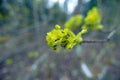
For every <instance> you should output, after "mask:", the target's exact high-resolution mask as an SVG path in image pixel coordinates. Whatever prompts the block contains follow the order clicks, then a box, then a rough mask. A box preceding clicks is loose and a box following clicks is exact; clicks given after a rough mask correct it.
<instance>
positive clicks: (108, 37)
mask: <svg viewBox="0 0 120 80" xmlns="http://www.w3.org/2000/svg"><path fill="white" fill-rule="evenodd" d="M118 30H120V27H117V28H115V29H114V30H112V31H111V32H110V33H109V34H108V36H107V37H106V39H103V40H83V41H82V43H105V42H108V41H110V39H111V37H112V36H114V34H115V33H116V32H117V31H118Z"/></svg>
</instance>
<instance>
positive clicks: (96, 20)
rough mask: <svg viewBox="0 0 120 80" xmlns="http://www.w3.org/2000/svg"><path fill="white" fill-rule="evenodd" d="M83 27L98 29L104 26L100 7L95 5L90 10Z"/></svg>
mask: <svg viewBox="0 0 120 80" xmlns="http://www.w3.org/2000/svg"><path fill="white" fill-rule="evenodd" d="M83 28H89V29H91V30H96V31H97V30H101V29H102V28H103V26H102V25H101V16H100V14H99V11H98V8H96V7H93V8H92V9H91V10H90V11H88V13H87V16H86V17H85V19H84V25H83Z"/></svg>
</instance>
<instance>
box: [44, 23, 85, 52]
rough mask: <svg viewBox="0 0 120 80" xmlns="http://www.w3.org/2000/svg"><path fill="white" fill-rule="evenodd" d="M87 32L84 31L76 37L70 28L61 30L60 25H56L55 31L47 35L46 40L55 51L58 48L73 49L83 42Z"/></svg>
mask: <svg viewBox="0 0 120 80" xmlns="http://www.w3.org/2000/svg"><path fill="white" fill-rule="evenodd" d="M85 32H86V31H85V30H83V31H81V32H79V33H78V34H77V35H75V34H74V33H73V32H72V31H71V30H69V29H68V28H65V29H61V28H60V26H59V25H56V26H55V29H53V30H52V31H50V32H48V33H47V36H46V40H47V42H48V45H49V46H50V47H51V48H52V49H53V50H56V49H57V48H58V47H64V48H67V49H71V48H73V47H74V46H75V45H76V44H78V43H80V42H82V34H84V33H85Z"/></svg>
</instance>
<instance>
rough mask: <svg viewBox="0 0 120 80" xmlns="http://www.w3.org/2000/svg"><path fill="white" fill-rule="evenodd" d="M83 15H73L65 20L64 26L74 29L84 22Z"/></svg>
mask: <svg viewBox="0 0 120 80" xmlns="http://www.w3.org/2000/svg"><path fill="white" fill-rule="evenodd" d="M82 19H83V17H82V16H81V15H75V16H72V17H71V18H70V19H69V20H68V21H66V22H65V24H64V28H68V29H70V30H74V29H76V28H78V27H79V26H80V25H81V24H82Z"/></svg>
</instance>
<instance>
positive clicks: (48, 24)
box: [0, 0, 120, 80]
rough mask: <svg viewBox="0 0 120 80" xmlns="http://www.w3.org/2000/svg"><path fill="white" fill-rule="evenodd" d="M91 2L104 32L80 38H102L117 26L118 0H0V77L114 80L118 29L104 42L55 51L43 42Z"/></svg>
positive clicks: (119, 55)
mask: <svg viewBox="0 0 120 80" xmlns="http://www.w3.org/2000/svg"><path fill="white" fill-rule="evenodd" d="M93 6H97V7H98V8H99V10H100V15H101V17H102V24H103V25H104V28H103V30H104V31H107V32H93V31H90V32H89V34H86V35H85V36H84V39H86V40H103V39H105V38H106V37H107V35H108V34H109V33H108V32H110V31H112V30H114V29H115V28H116V27H117V28H118V27H120V10H119V8H120V0H0V80H120V62H119V61H120V31H117V32H116V33H115V34H114V35H113V37H112V38H111V41H109V42H108V43H104V44H101V43H85V44H81V45H77V46H76V47H75V48H73V49H72V50H70V51H66V50H61V51H60V52H59V53H57V52H55V51H53V50H51V49H50V47H49V46H48V45H47V42H46V40H45V36H46V33H47V32H48V31H50V30H51V29H53V28H54V25H55V24H60V25H61V26H63V25H64V23H65V21H67V20H68V19H69V18H70V17H71V16H73V15H76V14H82V15H83V16H86V13H87V12H88V10H90V9H91V8H92V7H93ZM78 30H80V29H79V28H78Z"/></svg>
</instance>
